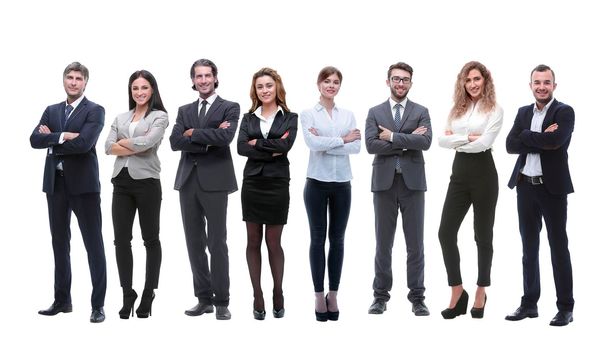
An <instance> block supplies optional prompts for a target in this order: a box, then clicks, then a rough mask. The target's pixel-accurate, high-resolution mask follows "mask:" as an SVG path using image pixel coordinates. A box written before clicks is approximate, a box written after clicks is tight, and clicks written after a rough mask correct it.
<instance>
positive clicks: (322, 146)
mask: <svg viewBox="0 0 607 350" xmlns="http://www.w3.org/2000/svg"><path fill="white" fill-rule="evenodd" d="M331 112H332V115H333V116H332V117H331V116H329V113H328V112H327V110H326V109H325V107H323V106H322V105H321V104H320V103H317V104H316V105H315V106H314V107H313V108H311V109H306V110H305V111H303V112H301V114H300V120H301V130H302V132H303V136H304V140H305V141H306V145H308V148H310V159H309V161H308V172H307V177H309V178H312V179H315V180H318V181H324V182H347V181H350V180H352V170H351V168H350V157H349V155H350V154H355V153H359V152H360V140H355V141H352V142H348V143H344V140H343V139H342V136H346V135H347V134H348V133H349V132H350V131H352V130H353V129H356V119H355V118H354V114H353V113H352V112H350V111H349V110H346V109H343V108H337V107H336V106H334V107H333V109H332V111H331ZM310 128H314V129H316V131H317V133H318V136H316V135H314V134H312V133H311V132H310V130H309V129H310Z"/></svg>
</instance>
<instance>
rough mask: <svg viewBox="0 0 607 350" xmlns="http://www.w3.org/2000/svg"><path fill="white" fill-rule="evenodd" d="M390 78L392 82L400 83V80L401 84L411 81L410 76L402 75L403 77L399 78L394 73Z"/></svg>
mask: <svg viewBox="0 0 607 350" xmlns="http://www.w3.org/2000/svg"><path fill="white" fill-rule="evenodd" d="M390 80H391V81H392V82H393V83H394V84H398V83H400V82H402V83H403V84H409V83H410V82H411V78H409V77H404V78H401V77H398V76H396V75H395V76H393V77H391V78H390Z"/></svg>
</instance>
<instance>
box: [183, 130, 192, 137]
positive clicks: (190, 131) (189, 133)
mask: <svg viewBox="0 0 607 350" xmlns="http://www.w3.org/2000/svg"><path fill="white" fill-rule="evenodd" d="M193 132H194V129H188V130H186V131H184V132H183V136H185V137H192V133H193Z"/></svg>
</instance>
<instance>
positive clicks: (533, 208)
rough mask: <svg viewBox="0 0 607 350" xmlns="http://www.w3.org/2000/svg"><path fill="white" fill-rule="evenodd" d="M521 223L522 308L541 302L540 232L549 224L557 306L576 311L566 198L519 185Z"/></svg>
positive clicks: (526, 185) (520, 183) (542, 186)
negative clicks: (544, 224)
mask: <svg viewBox="0 0 607 350" xmlns="http://www.w3.org/2000/svg"><path fill="white" fill-rule="evenodd" d="M516 193H517V205H518V220H519V230H520V233H521V239H522V241H523V287H524V295H523V297H522V300H521V304H522V305H525V306H530V307H534V306H537V301H538V300H539V298H540V264H539V249H540V231H541V230H542V217H543V218H544V222H545V223H546V231H547V232H548V243H549V244H550V256H551V258H552V273H553V276H554V284H555V286H556V297H557V299H556V305H557V307H558V309H559V310H560V311H573V304H574V300H573V276H572V275H573V273H572V268H571V257H570V255H569V248H568V245H569V239H568V238H567V195H566V194H563V195H554V194H551V193H549V192H548V191H547V190H546V186H544V185H532V184H530V183H528V182H525V181H519V183H518V184H517V185H516Z"/></svg>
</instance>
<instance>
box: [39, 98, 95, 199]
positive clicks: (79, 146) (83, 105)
mask: <svg viewBox="0 0 607 350" xmlns="http://www.w3.org/2000/svg"><path fill="white" fill-rule="evenodd" d="M64 118H65V101H63V102H60V103H57V104H55V105H51V106H48V107H47V108H46V110H45V111H44V113H43V114H42V118H41V119H40V123H38V125H37V126H36V128H35V129H34V131H33V132H32V135H31V136H30V143H31V145H32V147H33V148H40V149H43V148H48V147H52V153H51V150H49V151H48V152H47V156H46V163H45V165H44V181H43V186H42V190H43V191H44V192H46V193H48V194H52V193H53V192H54V186H55V174H56V170H57V164H58V163H59V162H61V161H63V172H64V176H65V187H66V190H67V194H69V195H78V194H83V193H95V192H97V193H98V192H100V190H101V185H100V184H99V164H98V162H97V152H96V151H95V144H96V143H97V139H98V138H99V134H100V133H101V130H102V129H103V123H104V119H105V110H104V109H103V107H101V106H100V105H98V104H96V103H94V102H92V101H89V100H88V99H87V98H86V97H85V98H83V99H82V101H81V102H80V104H79V105H78V107H77V108H76V109H75V110H74V111H73V112H72V115H71V116H70V118H69V119H68V120H67V122H66V124H65V127H63V128H62V127H61V124H62V122H63V119H64ZM40 125H46V126H48V127H49V129H50V130H51V133H50V134H42V133H40V132H39V131H38V127H39V126H40ZM62 132H77V133H80V135H79V136H78V137H76V138H74V139H73V140H69V141H65V142H64V143H63V144H59V137H60V135H61V133H62Z"/></svg>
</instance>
